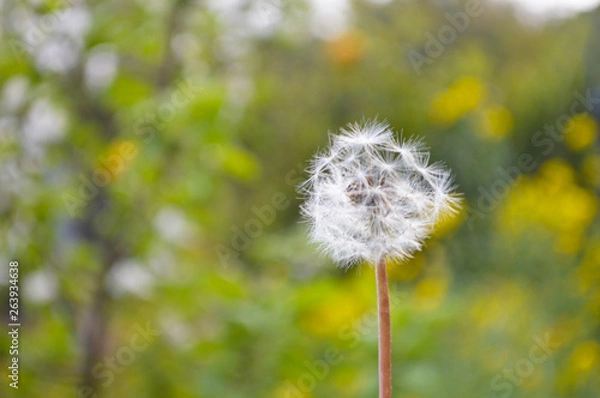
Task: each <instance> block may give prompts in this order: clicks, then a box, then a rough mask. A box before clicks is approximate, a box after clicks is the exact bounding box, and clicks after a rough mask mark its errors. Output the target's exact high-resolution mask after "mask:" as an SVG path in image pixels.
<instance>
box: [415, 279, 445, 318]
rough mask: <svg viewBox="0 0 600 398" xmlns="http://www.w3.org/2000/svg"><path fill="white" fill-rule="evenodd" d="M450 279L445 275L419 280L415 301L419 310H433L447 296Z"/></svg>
mask: <svg viewBox="0 0 600 398" xmlns="http://www.w3.org/2000/svg"><path fill="white" fill-rule="evenodd" d="M448 285H449V281H448V279H447V278H445V277H444V276H441V275H440V276H432V277H427V278H424V279H423V280H421V281H419V283H418V284H417V286H416V287H415V292H414V301H415V308H416V309H417V310H418V311H432V310H434V309H436V308H438V307H439V306H440V304H441V303H442V302H443V301H444V298H445V297H446V292H447V291H448Z"/></svg>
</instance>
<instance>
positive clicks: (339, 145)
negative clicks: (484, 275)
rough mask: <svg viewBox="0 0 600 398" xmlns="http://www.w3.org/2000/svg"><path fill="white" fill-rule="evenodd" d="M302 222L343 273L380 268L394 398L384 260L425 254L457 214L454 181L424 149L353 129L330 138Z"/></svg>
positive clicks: (384, 354) (313, 172) (383, 332)
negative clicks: (438, 228) (361, 265)
mask: <svg viewBox="0 0 600 398" xmlns="http://www.w3.org/2000/svg"><path fill="white" fill-rule="evenodd" d="M309 172H310V178H309V179H308V180H307V181H306V182H305V183H304V184H302V185H301V186H300V190H301V192H303V193H304V194H305V195H306V202H305V203H304V205H303V206H302V214H303V216H304V217H305V218H306V219H307V220H308V221H309V223H310V227H311V228H310V236H311V239H312V240H313V241H314V242H316V243H317V244H319V245H320V247H321V248H322V249H323V251H325V252H326V253H327V254H329V255H330V256H331V257H332V258H333V259H334V260H335V261H336V262H338V263H339V264H340V265H341V266H345V267H349V266H351V265H353V264H355V263H357V262H360V261H366V262H368V263H370V264H372V265H376V275H377V279H376V280H377V297H378V301H377V303H378V305H377V306H378V313H379V386H380V387H379V396H380V398H391V396H392V379H391V378H392V358H391V325H390V303H389V293H388V282H387V271H386V259H390V258H394V259H406V258H409V257H410V256H412V254H413V253H414V252H415V251H417V250H420V249H421V247H422V245H423V241H424V240H425V239H426V238H427V236H428V235H429V234H430V233H431V231H432V229H433V226H434V225H435V223H436V221H437V220H438V219H439V217H440V216H442V215H445V214H449V213H452V212H455V211H456V209H457V207H458V203H459V199H458V197H457V196H456V195H455V194H452V193H451V191H452V188H453V184H452V178H451V175H450V173H449V171H447V170H446V169H445V168H444V167H443V166H442V165H441V164H431V165H430V164H429V153H428V152H427V151H426V150H425V148H424V147H423V145H422V143H421V141H416V140H412V141H406V142H404V143H399V142H397V141H396V140H395V138H394V135H393V133H392V131H391V130H390V127H389V126H388V125H387V124H385V123H378V122H377V121H371V122H366V123H363V124H352V125H349V126H348V127H347V128H346V129H342V131H341V134H339V135H332V136H330V148H329V149H328V150H327V151H326V152H324V153H322V154H321V155H317V156H316V157H315V158H314V159H313V161H312V163H311V166H310V168H309Z"/></svg>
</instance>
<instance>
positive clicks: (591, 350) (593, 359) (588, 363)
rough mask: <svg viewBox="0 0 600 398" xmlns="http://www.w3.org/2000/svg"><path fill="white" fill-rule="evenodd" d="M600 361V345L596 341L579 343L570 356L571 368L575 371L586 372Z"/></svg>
mask: <svg viewBox="0 0 600 398" xmlns="http://www.w3.org/2000/svg"><path fill="white" fill-rule="evenodd" d="M599 362H600V345H599V344H598V342H596V341H586V342H584V343H581V344H579V345H578V346H577V347H576V348H575V350H574V351H573V354H571V358H570V368H571V369H572V370H573V371H574V372H575V373H586V372H589V371H590V370H592V369H593V368H594V367H595V366H596V365H598V363H599Z"/></svg>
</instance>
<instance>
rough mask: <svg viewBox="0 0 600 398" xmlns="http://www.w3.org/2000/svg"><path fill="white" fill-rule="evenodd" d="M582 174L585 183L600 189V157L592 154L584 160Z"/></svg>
mask: <svg viewBox="0 0 600 398" xmlns="http://www.w3.org/2000/svg"><path fill="white" fill-rule="evenodd" d="M581 174H582V175H583V179H584V180H585V182H587V183H588V184H590V185H591V186H593V187H597V188H600V155H597V154H592V155H589V156H587V157H586V158H585V159H584V160H583V164H582V165H581Z"/></svg>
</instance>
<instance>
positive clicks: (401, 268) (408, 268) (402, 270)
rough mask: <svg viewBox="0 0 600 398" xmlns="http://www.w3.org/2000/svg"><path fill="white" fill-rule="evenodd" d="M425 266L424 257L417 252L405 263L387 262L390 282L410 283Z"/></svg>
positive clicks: (400, 261)
mask: <svg viewBox="0 0 600 398" xmlns="http://www.w3.org/2000/svg"><path fill="white" fill-rule="evenodd" d="M424 266H425V256H424V255H423V253H422V252H418V253H416V254H415V256H414V257H413V258H411V259H409V260H407V261H402V260H390V261H388V267H387V270H388V275H389V278H390V280H391V281H394V280H395V281H403V282H405V281H410V280H413V279H415V278H416V277H417V276H418V275H419V273H420V272H421V270H422V269H423V267H424Z"/></svg>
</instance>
